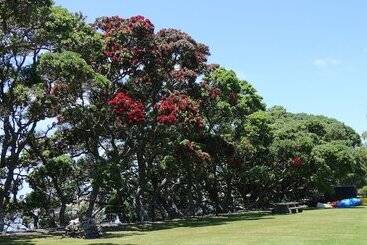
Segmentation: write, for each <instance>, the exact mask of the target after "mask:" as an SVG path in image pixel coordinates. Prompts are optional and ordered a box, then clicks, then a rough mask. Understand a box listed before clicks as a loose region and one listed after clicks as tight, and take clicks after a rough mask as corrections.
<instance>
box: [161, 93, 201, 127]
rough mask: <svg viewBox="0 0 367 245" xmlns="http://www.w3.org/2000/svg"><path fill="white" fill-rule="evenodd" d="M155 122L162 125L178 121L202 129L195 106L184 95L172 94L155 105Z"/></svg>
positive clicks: (197, 109)
mask: <svg viewBox="0 0 367 245" xmlns="http://www.w3.org/2000/svg"><path fill="white" fill-rule="evenodd" d="M157 109H158V117H157V121H158V122H159V123H162V124H175V123H177V122H178V120H179V118H180V121H181V122H183V123H185V124H187V125H191V124H194V125H195V126H196V127H199V128H201V127H203V119H202V117H201V116H200V113H199V108H198V106H197V104H196V103H195V102H194V101H192V100H191V99H190V97H188V96H187V95H185V94H182V93H173V94H171V95H170V96H168V97H166V98H165V99H163V100H162V101H161V102H159V103H158V104H157Z"/></svg>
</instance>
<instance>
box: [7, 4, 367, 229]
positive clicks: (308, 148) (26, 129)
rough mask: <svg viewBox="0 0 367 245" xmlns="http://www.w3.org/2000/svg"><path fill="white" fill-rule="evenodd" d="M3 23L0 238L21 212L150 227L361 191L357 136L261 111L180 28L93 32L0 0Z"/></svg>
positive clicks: (59, 15) (100, 26)
mask: <svg viewBox="0 0 367 245" xmlns="http://www.w3.org/2000/svg"><path fill="white" fill-rule="evenodd" d="M0 22H1V27H0V40H1V43H0V53H1V54H0V57H1V60H0V101H1V103H0V145H1V155H0V230H3V229H4V226H5V225H6V221H9V220H11V218H12V217H15V216H16V215H19V214H21V216H22V217H23V222H24V223H25V224H30V223H32V224H33V225H34V226H35V227H36V228H37V227H38V228H52V227H59V226H60V227H65V226H66V225H67V224H68V223H69V221H70V220H71V219H73V217H79V218H80V219H81V220H93V219H95V217H96V216H97V215H100V214H101V213H102V214H110V213H111V214H116V215H117V216H118V217H119V219H120V221H122V222H144V221H157V220H165V219H172V218H179V217H191V216H195V215H205V214H218V213H223V212H235V211H238V210H243V209H249V208H264V207H267V206H268V205H269V203H271V202H277V201H281V200H301V199H305V198H308V199H309V198H311V197H317V196H320V195H321V194H330V193H332V191H333V186H335V185H345V184H350V185H356V186H358V187H361V186H363V185H365V182H366V167H367V165H366V159H367V151H366V149H365V148H364V147H363V146H362V144H361V139H360V136H359V135H358V134H357V133H356V132H355V131H354V130H353V129H352V128H350V127H348V126H346V125H344V124H343V123H341V122H339V121H337V120H335V119H331V118H327V117H324V116H313V115H309V114H294V113H289V112H287V111H286V110H285V109H284V108H283V107H280V106H276V107H272V108H266V105H265V103H264V102H263V100H262V98H261V96H260V95H259V94H258V92H257V91H256V90H255V88H254V87H253V86H252V85H251V84H250V83H249V82H247V81H245V80H242V79H240V78H238V77H237V75H236V74H235V72H233V71H232V70H230V69H226V68H224V67H222V66H220V65H216V64H210V63H209V62H208V57H209V55H210V53H209V48H208V47H207V46H206V45H204V44H202V43H200V42H197V41H196V40H194V39H193V38H192V37H191V36H190V35H188V34H187V33H185V32H182V31H180V30H176V29H170V28H168V29H161V30H156V29H155V28H154V25H153V24H152V23H151V21H150V20H148V19H147V18H145V17H143V16H133V17H129V18H122V17H118V16H112V17H101V18H98V19H97V20H96V21H95V22H94V23H92V24H88V23H86V21H85V19H84V17H83V16H82V15H81V14H74V13H70V12H69V11H68V10H66V9H64V8H61V7H56V6H54V5H53V3H52V1H50V0H18V1H12V0H2V1H1V2H0ZM25 186H28V187H26V188H27V189H29V191H27V193H26V194H20V191H21V190H22V188H23V189H24V187H25Z"/></svg>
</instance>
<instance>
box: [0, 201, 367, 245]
mask: <svg viewBox="0 0 367 245" xmlns="http://www.w3.org/2000/svg"><path fill="white" fill-rule="evenodd" d="M0 244H9V245H15V244H17V245H31V244H42V245H53V244H68V245H69V244H70V245H73V244H78V245H82V244H83V245H93V244H100V245H102V244H103V245H115V244H169V245H173V244H343V245H344V244H367V207H357V208H353V209H331V210H309V211H304V212H303V213H300V214H295V215H269V214H265V213H246V214H241V215H232V216H223V217H213V218H207V219H199V220H186V221H174V222H170V223H167V224H164V225H161V226H156V227H154V228H141V227H140V228H139V227H132V228H131V230H130V231H123V232H110V233H107V234H106V237H105V238H103V239H97V240H82V239H70V238H61V237H43V238H42V237H38V238H37V237H22V238H6V239H5V238H1V237H0Z"/></svg>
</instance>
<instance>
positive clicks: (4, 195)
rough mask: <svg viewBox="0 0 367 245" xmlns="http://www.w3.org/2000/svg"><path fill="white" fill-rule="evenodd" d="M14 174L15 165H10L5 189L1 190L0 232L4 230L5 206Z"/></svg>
mask: <svg viewBox="0 0 367 245" xmlns="http://www.w3.org/2000/svg"><path fill="white" fill-rule="evenodd" d="M13 176H14V165H13V164H11V165H10V166H8V173H7V176H6V180H5V183H4V189H3V190H2V191H0V232H2V231H4V227H5V210H4V209H5V206H6V201H7V199H8V195H9V191H10V188H11V184H12V182H13Z"/></svg>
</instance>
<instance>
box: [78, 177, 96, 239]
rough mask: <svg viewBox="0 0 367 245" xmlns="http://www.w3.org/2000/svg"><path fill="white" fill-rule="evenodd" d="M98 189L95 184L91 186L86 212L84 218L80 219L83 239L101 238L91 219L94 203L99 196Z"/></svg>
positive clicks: (93, 220) (94, 222)
mask: <svg viewBox="0 0 367 245" xmlns="http://www.w3.org/2000/svg"><path fill="white" fill-rule="evenodd" d="M99 190H100V187H99V185H97V184H96V183H94V184H93V185H92V192H91V195H90V198H89V206H88V209H87V211H86V212H85V215H84V217H82V219H81V227H82V229H83V231H84V237H85V238H86V239H95V238H99V237H100V236H101V232H100V230H99V228H98V226H97V224H96V221H95V219H94V217H93V210H94V206H95V203H96V201H97V197H98V194H99Z"/></svg>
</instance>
